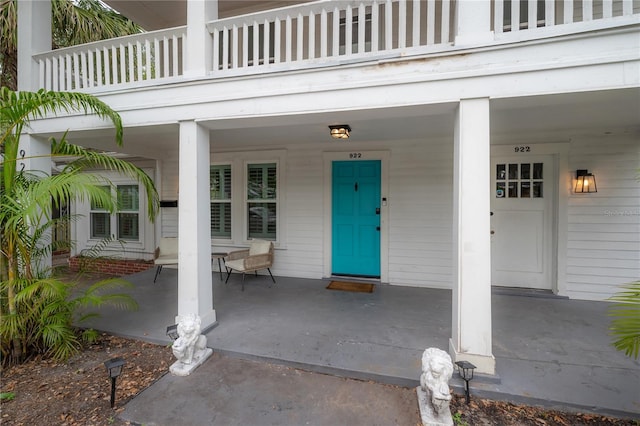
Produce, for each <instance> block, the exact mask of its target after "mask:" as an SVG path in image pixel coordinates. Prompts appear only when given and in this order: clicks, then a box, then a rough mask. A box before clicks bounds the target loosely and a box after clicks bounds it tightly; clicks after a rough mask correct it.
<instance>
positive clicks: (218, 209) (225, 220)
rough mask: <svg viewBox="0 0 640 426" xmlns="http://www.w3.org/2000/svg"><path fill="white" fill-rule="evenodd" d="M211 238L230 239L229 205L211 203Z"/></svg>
mask: <svg viewBox="0 0 640 426" xmlns="http://www.w3.org/2000/svg"><path fill="white" fill-rule="evenodd" d="M211 236H212V237H219V238H220V237H222V238H230V237H231V203H211Z"/></svg>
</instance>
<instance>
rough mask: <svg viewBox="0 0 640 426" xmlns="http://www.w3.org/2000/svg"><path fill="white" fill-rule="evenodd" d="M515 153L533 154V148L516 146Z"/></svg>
mask: <svg viewBox="0 0 640 426" xmlns="http://www.w3.org/2000/svg"><path fill="white" fill-rule="evenodd" d="M513 152H531V147H530V146H527V145H525V146H514V147H513Z"/></svg>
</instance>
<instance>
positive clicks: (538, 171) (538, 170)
mask: <svg viewBox="0 0 640 426" xmlns="http://www.w3.org/2000/svg"><path fill="white" fill-rule="evenodd" d="M542 166H543V163H533V178H534V179H542Z"/></svg>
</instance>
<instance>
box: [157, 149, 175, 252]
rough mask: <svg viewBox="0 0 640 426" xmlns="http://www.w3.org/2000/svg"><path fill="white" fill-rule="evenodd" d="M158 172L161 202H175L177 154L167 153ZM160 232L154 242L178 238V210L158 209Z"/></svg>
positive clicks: (171, 208)
mask: <svg viewBox="0 0 640 426" xmlns="http://www.w3.org/2000/svg"><path fill="white" fill-rule="evenodd" d="M160 170H162V177H161V180H162V182H161V185H160V188H158V191H159V193H160V199H161V200H177V199H178V152H177V151H176V152H175V153H174V154H171V153H167V154H166V156H164V159H163V160H162V161H161V165H160ZM158 220H159V221H160V227H161V232H160V235H158V236H157V238H156V240H157V241H159V239H160V237H177V236H178V209H177V208H175V207H162V208H161V209H160V216H159V218H158Z"/></svg>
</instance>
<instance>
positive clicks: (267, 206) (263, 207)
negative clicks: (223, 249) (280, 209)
mask: <svg viewBox="0 0 640 426" xmlns="http://www.w3.org/2000/svg"><path fill="white" fill-rule="evenodd" d="M247 207H248V211H247V216H248V217H249V223H248V230H247V235H248V237H249V238H266V239H270V240H275V239H276V223H277V220H276V219H277V217H276V204H275V203H248V204H247Z"/></svg>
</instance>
